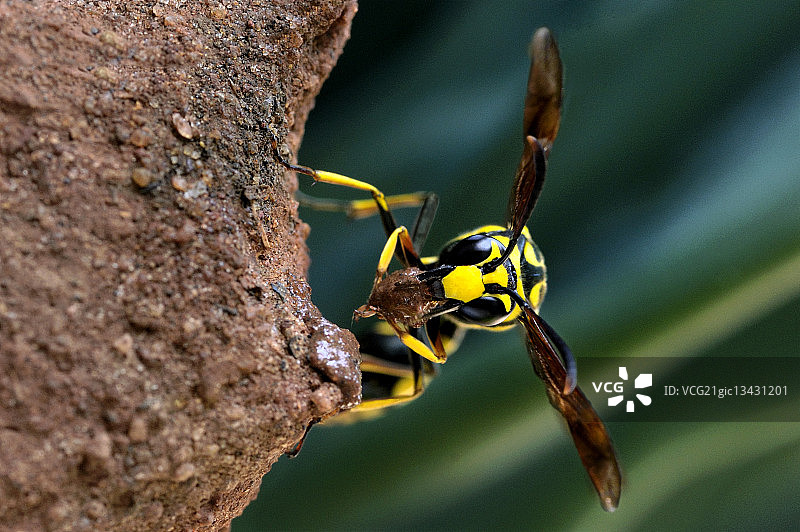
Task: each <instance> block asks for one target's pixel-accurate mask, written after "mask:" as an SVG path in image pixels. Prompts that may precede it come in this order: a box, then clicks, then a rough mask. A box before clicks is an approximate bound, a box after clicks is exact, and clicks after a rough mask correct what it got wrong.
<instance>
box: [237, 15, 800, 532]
mask: <svg viewBox="0 0 800 532" xmlns="http://www.w3.org/2000/svg"><path fill="white" fill-rule="evenodd" d="M542 25H546V26H549V27H550V28H551V29H552V30H553V31H554V32H555V34H556V36H557V38H558V40H559V45H560V48H561V57H562V60H563V62H564V65H565V90H566V99H565V105H564V113H563V121H562V125H561V132H560V135H559V137H558V139H557V141H556V143H555V147H554V150H553V155H552V157H551V159H550V166H549V170H548V176H547V183H546V185H545V188H544V192H543V194H542V198H541V199H540V201H539V204H538V206H537V209H536V211H535V212H534V214H533V217H532V219H531V221H530V222H529V224H528V227H530V229H531V232H532V233H533V235H534V238H535V239H536V241H537V243H538V244H539V246H540V247H541V249H542V250H543V251H544V254H545V256H546V258H547V261H548V272H549V277H550V283H549V291H548V296H547V299H546V301H545V304H544V307H543V309H542V314H543V316H544V317H545V318H546V319H547V320H548V321H549V322H550V323H551V324H552V325H553V326H554V327H555V328H556V329H557V330H558V331H559V332H560V333H561V335H562V336H564V337H565V338H566V339H567V341H568V342H570V344H571V346H572V348H573V350H574V352H575V353H576V356H577V357H578V364H579V379H580V382H588V381H590V380H591V379H592V375H587V374H584V373H580V360H581V358H586V357H603V356H666V357H693V356H798V355H799V353H798V346H800V339H799V338H798V336H800V335H799V334H798V316H800V297H798V296H800V180H799V178H800V32H798V31H797V29H798V28H800V9H799V8H798V4H797V2H796V1H793V2H779V1H773V2H765V3H760V2H756V3H744V2H723V3H711V2H709V3H703V2H636V3H624V4H622V3H618V2H610V1H607V2H520V1H505V2H479V1H471V2H467V1H461V2H429V1H421V0H416V1H407V2H376V1H364V2H362V3H361V5H360V12H359V13H358V15H357V16H356V19H355V22H354V25H353V32H352V40H351V42H350V43H349V44H348V46H347V48H346V49H345V53H344V55H343V57H342V58H341V60H340V63H339V65H338V66H337V68H336V69H335V70H334V72H333V75H332V76H331V79H330V80H329V81H328V82H327V83H326V85H325V87H324V89H323V93H322V94H321V95H320V96H319V98H318V100H317V109H316V110H315V111H314V112H313V113H312V115H311V119H310V121H309V122H308V125H307V130H306V137H305V140H304V143H303V147H302V150H301V152H300V161H301V162H302V163H303V164H307V165H312V166H315V167H317V168H324V169H328V170H333V171H337V172H341V173H345V174H347V175H351V176H355V177H358V178H361V179H364V180H367V181H371V182H373V183H375V184H376V185H377V186H379V187H380V188H381V189H383V190H384V191H385V192H387V193H397V192H406V191H413V190H433V191H435V192H437V193H438V194H439V195H440V197H441V199H442V203H441V207H440V210H439V214H438V216H437V223H436V224H435V225H434V228H433V231H432V233H431V236H430V238H429V241H428V244H427V245H426V248H425V252H426V253H428V254H433V253H436V251H437V250H438V249H439V247H440V246H441V245H442V244H443V243H444V242H445V241H447V240H448V239H449V238H451V237H452V236H453V235H455V234H456V233H458V232H459V231H463V230H467V229H471V228H473V227H477V226H478V225H481V224H484V223H501V222H502V220H503V214H504V212H505V204H506V201H507V190H508V188H509V186H510V183H511V177H512V175H513V171H514V169H515V167H516V164H517V161H518V158H519V155H520V152H521V119H522V99H523V96H524V89H525V81H526V76H527V69H528V58H527V54H526V47H527V43H528V41H529V38H530V36H531V34H532V33H533V31H534V30H535V28H537V27H538V26H542ZM301 182H302V183H303V185H302V186H301V188H303V189H304V190H306V192H309V193H312V194H313V195H316V196H322V197H349V198H352V197H358V193H357V192H354V191H350V190H341V189H338V188H337V187H331V186H326V185H318V186H316V187H313V190H310V187H309V186H308V183H307V180H305V178H303V177H301ZM413 215H414V213H403V216H401V218H403V217H406V218H405V219H403V220H401V221H402V222H405V223H411V221H412V220H413ZM304 219H305V220H306V221H308V222H309V223H310V225H311V227H312V234H311V237H310V238H309V247H310V250H311V256H312V260H313V265H312V268H311V272H310V282H311V286H312V288H313V290H314V301H315V302H316V303H317V304H318V306H319V307H320V308H321V309H322V311H323V312H324V313H325V314H326V315H327V316H328V317H329V318H330V319H332V320H334V321H336V322H337V323H339V324H340V325H342V326H345V327H349V326H350V325H351V323H350V315H351V312H352V309H354V308H356V307H357V306H359V305H361V304H362V303H363V302H364V301H365V300H366V297H367V295H368V293H369V288H370V285H371V279H372V277H373V275H374V267H375V264H376V262H377V257H378V254H379V250H380V249H381V248H382V246H383V243H384V237H383V235H382V231H381V228H380V224H379V222H378V221H377V220H366V221H358V222H353V221H348V220H345V219H343V218H342V217H339V216H338V215H336V214H329V213H328V214H326V213H315V212H305V213H304ZM357 325H359V326H360V325H364V324H362V323H359V324H357ZM791 378H792V380H791V383H794V384H795V387H791V385H790V394H793V395H795V396H796V394H797V392H798V391H800V387H798V386H796V385H797V384H800V376H798V375H794V376H791ZM584 386H587V385H586V384H585V385H584ZM794 404H795V405H797V407H798V408H800V400H795V403H794ZM609 430H610V432H611V434H612V437H613V438H614V440H615V443H616V447H617V451H618V454H619V458H620V462H621V464H622V467H623V470H624V475H625V486H624V490H623V494H622V500H621V504H620V508H619V510H618V511H617V512H616V513H614V514H605V513H604V512H603V511H602V510H601V508H600V506H599V504H598V502H597V500H596V496H595V494H594V492H593V490H592V488H591V486H590V484H589V481H588V478H587V477H586V474H585V473H584V471H583V468H582V467H581V465H580V461H579V460H578V457H577V455H576V453H575V451H574V449H573V446H572V442H571V441H570V439H569V436H568V435H567V432H566V429H565V428H564V427H563V426H562V423H561V421H560V419H559V418H558V416H557V414H556V413H555V412H554V411H553V410H552V409H551V408H550V406H549V405H548V403H547V400H546V398H545V396H544V390H543V387H542V385H541V384H540V383H539V382H538V381H537V380H536V378H535V376H534V374H533V371H532V369H531V367H530V362H529V361H528V358H527V356H526V355H525V349H524V346H523V343H522V339H521V335H520V334H518V333H517V334H515V333H514V332H507V333H497V334H493V333H490V332H474V333H470V335H469V336H468V338H467V340H466V341H465V344H464V345H463V347H462V348H461V349H460V350H459V351H458V352H457V353H456V355H455V356H454V357H453V358H451V359H450V360H449V361H448V363H447V364H446V365H445V366H444V367H443V368H442V371H441V373H440V376H439V378H437V379H436V380H435V381H434V382H433V383H432V385H431V386H430V387H429V389H428V390H427V391H426V393H425V394H424V395H423V397H422V398H421V399H419V400H417V401H415V402H414V403H413V404H410V405H408V406H406V407H403V408H399V409H395V410H393V411H391V412H390V413H388V414H387V415H385V416H384V417H382V418H380V419H378V420H375V421H371V422H366V423H362V424H356V425H349V426H335V427H315V428H314V430H313V431H312V432H311V434H310V436H309V438H308V441H307V442H306V445H305V447H304V449H303V452H302V453H301V454H300V456H299V457H298V458H297V459H295V460H291V461H289V460H287V459H282V460H281V461H280V462H279V463H278V464H276V465H275V466H274V467H273V470H272V471H271V472H270V473H269V474H268V475H267V476H266V477H265V478H264V482H263V486H262V488H261V494H260V497H259V499H258V500H257V501H256V502H254V503H253V504H252V505H251V506H250V507H249V508H248V510H247V511H246V512H245V514H244V516H242V517H241V518H239V519H237V520H236V521H235V522H234V527H233V530H234V531H237V532H243V531H249V530H264V529H281V530H283V529H461V530H464V529H505V528H556V529H572V528H575V529H588V528H599V527H602V528H604V529H609V530H611V529H618V530H627V529H643V528H648V529H674V528H678V529H688V528H692V529H697V528H705V529H708V528H712V529H716V528H729V529H748V528H756V527H758V528H762V527H769V528H778V527H787V526H788V525H790V524H794V525H795V526H796V525H797V523H798V522H800V505H798V504H797V494H798V493H800V476H799V475H798V474H797V473H798V471H800V424H798V423H614V424H612V425H611V426H610V427H609Z"/></svg>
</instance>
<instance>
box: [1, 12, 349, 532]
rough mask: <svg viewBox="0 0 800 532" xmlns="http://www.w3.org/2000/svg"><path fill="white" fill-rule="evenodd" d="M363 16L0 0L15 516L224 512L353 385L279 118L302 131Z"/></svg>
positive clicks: (7, 383)
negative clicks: (320, 304)
mask: <svg viewBox="0 0 800 532" xmlns="http://www.w3.org/2000/svg"><path fill="white" fill-rule="evenodd" d="M354 13H355V2H349V1H342V0H338V1H333V0H332V1H318V2H314V1H296V2H288V1H287V2H271V1H270V2H253V3H249V2H248V3H242V4H238V3H224V4H223V3H217V2H191V3H183V2H172V1H170V2H87V1H74V2H69V1H67V2H63V1H62V2H2V3H0V526H2V528H3V529H6V528H8V529H14V530H23V529H24V530H38V529H52V530H84V529H86V530H89V529H91V530H95V529H99V530H113V529H116V530H156V529H176V530H185V529H199V530H203V529H209V530H211V529H219V528H225V527H227V526H228V524H229V522H230V520H231V519H232V518H233V517H234V516H236V515H238V514H239V513H241V511H242V509H243V508H244V507H245V506H246V504H247V503H248V502H249V501H250V500H251V498H253V497H254V496H255V494H256V492H257V490H258V485H259V482H260V479H261V476H262V475H263V474H264V473H265V472H266V471H267V470H268V469H269V467H270V465H271V464H272V463H273V462H274V461H275V460H276V459H277V458H278V457H279V456H280V455H281V454H282V453H283V452H285V451H287V450H289V449H291V448H292V446H293V445H294V444H295V443H296V442H297V440H298V439H299V438H300V436H301V435H302V433H303V431H304V428H305V427H306V425H307V424H308V423H309V421H310V420H312V419H314V418H317V417H320V416H324V415H325V414H327V413H330V412H333V411H335V410H336V409H338V408H339V407H341V406H342V405H344V404H348V403H351V402H353V401H355V400H356V398H357V396H358V393H359V381H358V374H357V354H356V352H357V349H356V346H355V343H354V340H353V339H352V336H351V335H350V334H349V333H347V332H344V331H341V330H339V329H338V328H336V327H335V326H333V325H331V324H329V323H328V322H326V321H325V320H324V319H323V318H322V317H321V316H320V314H319V312H318V311H317V310H316V309H315V308H314V307H313V306H312V305H311V303H310V300H309V295H310V294H309V288H308V286H307V284H306V282H305V280H304V277H305V269H306V267H307V264H308V259H307V255H306V249H305V245H304V237H305V235H306V233H307V226H305V225H304V224H303V223H302V222H301V221H300V219H299V218H298V215H297V208H296V207H297V205H296V203H295V202H294V200H293V198H292V193H293V190H294V188H295V186H296V182H295V181H294V177H293V176H291V175H290V174H286V173H285V172H284V171H283V169H282V168H280V167H279V166H278V165H276V164H275V163H274V161H273V160H272V157H271V156H270V155H269V153H270V150H269V142H268V136H267V129H266V128H267V127H270V128H272V129H273V130H274V131H276V132H277V133H278V136H279V138H280V139H281V141H284V140H285V141H286V142H287V143H288V145H289V146H290V147H291V148H293V149H294V148H296V147H297V144H298V142H299V139H300V137H301V135H302V129H303V123H304V121H305V118H306V116H307V113H308V111H309V109H310V108H311V106H312V104H313V98H314V96H315V95H316V93H317V91H318V90H319V88H320V85H321V84H322V82H323V80H324V79H325V78H326V76H327V75H328V73H329V71H330V69H331V68H332V67H333V64H334V62H335V60H336V58H337V57H338V55H339V53H340V52H341V49H342V47H343V45H344V43H345V41H346V39H347V38H348V36H349V27H350V21H351V19H352V17H353V15H354ZM287 135H288V136H287Z"/></svg>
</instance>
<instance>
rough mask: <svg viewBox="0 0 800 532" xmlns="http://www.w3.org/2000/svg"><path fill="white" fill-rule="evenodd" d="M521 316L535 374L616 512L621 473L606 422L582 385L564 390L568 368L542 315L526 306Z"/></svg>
mask: <svg viewBox="0 0 800 532" xmlns="http://www.w3.org/2000/svg"><path fill="white" fill-rule="evenodd" d="M520 320H521V321H522V323H523V325H525V332H526V335H527V344H528V354H529V355H530V357H531V361H532V362H533V368H534V370H535V371H536V374H537V375H538V376H539V378H540V379H542V380H543V381H544V384H545V389H546V390H547V397H548V399H549V400H550V404H551V405H553V408H555V409H556V410H558V411H559V412H560V413H561V415H562V416H564V419H565V420H566V421H567V425H568V426H569V432H570V434H571V435H572V440H573V441H574V443H575V448H576V449H577V450H578V455H580V457H581V461H582V462H583V467H584V468H585V469H586V472H587V473H589V478H591V480H592V484H594V488H595V490H596V491H597V494H598V495H599V496H600V504H601V505H602V506H603V509H604V510H606V511H608V512H613V511H614V510H616V508H617V505H618V504H619V496H620V491H621V489H622V475H621V474H620V471H619V465H618V464H617V457H616V454H615V453H614V446H613V444H612V443H611V438H610V437H609V435H608V431H607V430H606V426H605V425H604V424H603V421H602V420H601V419H600V417H599V416H598V415H597V412H595V410H594V408H593V407H592V404H591V403H590V402H589V400H588V399H587V398H586V396H585V395H583V392H582V391H581V389H580V388H579V387H576V388H575V389H574V390H573V391H572V393H569V394H565V393H564V389H565V380H566V378H567V372H566V370H565V369H564V366H563V365H562V363H561V361H560V360H559V358H558V354H557V353H556V352H555V350H554V348H553V346H552V343H551V342H550V341H549V340H548V338H547V336H546V334H545V332H544V330H543V327H542V325H541V323H540V320H541V318H539V316H538V315H537V314H536V313H535V312H534V311H533V310H532V309H530V308H527V309H525V312H524V313H523V314H522V317H521V318H520Z"/></svg>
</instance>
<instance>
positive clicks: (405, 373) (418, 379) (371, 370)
mask: <svg viewBox="0 0 800 532" xmlns="http://www.w3.org/2000/svg"><path fill="white" fill-rule="evenodd" d="M410 358H411V361H412V364H411V365H406V364H398V363H393V362H389V361H388V360H383V359H380V358H378V357H374V356H371V355H367V354H362V355H361V372H362V374H365V375H367V374H373V375H382V376H387V377H395V378H396V379H397V381H396V382H395V384H394V386H392V389H391V390H388V391H387V395H386V397H376V398H372V399H365V400H364V401H362V402H361V404H359V405H358V406H356V407H354V408H352V409H351V410H350V411H351V412H364V411H369V410H379V409H381V408H385V407H387V406H394V405H400V404H403V403H407V402H409V401H413V400H414V399H416V398H417V397H419V396H420V395H421V394H422V392H423V391H424V390H425V383H424V380H423V378H422V364H421V363H420V359H419V357H417V356H415V355H410ZM365 378H366V377H365Z"/></svg>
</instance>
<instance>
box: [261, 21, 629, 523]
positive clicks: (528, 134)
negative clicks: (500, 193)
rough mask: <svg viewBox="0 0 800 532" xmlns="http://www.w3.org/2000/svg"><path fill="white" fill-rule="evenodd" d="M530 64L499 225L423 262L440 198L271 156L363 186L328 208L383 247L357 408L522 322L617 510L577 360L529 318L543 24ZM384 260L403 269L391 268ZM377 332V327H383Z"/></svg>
mask: <svg viewBox="0 0 800 532" xmlns="http://www.w3.org/2000/svg"><path fill="white" fill-rule="evenodd" d="M530 51H531V56H532V60H531V69H530V74H529V78H528V87H527V94H526V98H525V111H524V119H523V126H524V129H523V141H524V142H523V153H522V159H521V161H520V163H519V167H518V168H517V171H516V175H515V177H514V182H513V185H512V187H511V195H510V199H509V203H508V212H507V216H506V225H505V226H499V225H497V226H494V225H492V226H484V227H479V228H478V229H475V230H474V231H469V232H467V233H463V234H461V235H459V236H457V237H456V238H455V239H453V240H451V241H450V242H449V243H448V244H446V245H445V247H444V249H443V250H442V251H441V252H440V253H439V255H438V257H421V256H420V254H419V252H418V250H419V249H420V248H421V247H422V244H423V242H424V240H425V238H426V236H427V234H428V229H429V228H430V224H431V221H432V219H433V215H434V213H435V210H436V205H437V201H438V200H437V198H436V197H435V196H434V195H432V194H426V193H415V194H407V195H402V196H384V194H383V193H382V192H381V191H380V190H378V189H377V188H375V187H374V186H372V185H370V184H369V183H366V182H363V181H358V180H356V179H352V178H350V177H347V176H343V175H340V174H335V173H332V172H326V171H322V170H314V169H312V168H308V167H305V166H300V165H294V164H290V163H288V162H286V161H285V160H284V159H283V158H282V156H281V155H280V153H279V152H278V149H277V143H276V141H274V140H273V148H274V151H275V154H276V156H277V158H278V159H279V161H280V162H281V163H282V164H283V165H284V166H285V167H286V168H288V169H291V170H294V171H297V172H300V173H303V174H306V175H309V176H311V177H313V178H314V179H315V180H316V181H320V182H325V183H331V184H337V185H343V186H347V187H352V188H356V189H361V190H365V191H369V192H370V193H371V194H372V200H360V201H353V202H345V203H343V204H330V203H325V202H312V205H316V206H317V207H321V208H336V209H339V208H343V209H345V210H347V211H348V212H349V213H350V214H351V215H355V216H362V215H369V214H374V213H377V214H379V215H380V217H381V221H382V223H383V226H384V229H385V231H386V234H387V236H388V240H387V242H386V245H385V246H384V249H383V251H382V253H381V256H380V260H379V262H378V268H377V273H376V276H375V281H374V284H373V288H372V292H371V294H370V296H369V300H368V302H367V304H365V305H363V306H362V307H360V308H359V309H357V310H356V311H355V316H356V317H367V316H372V315H377V316H378V317H379V318H381V319H382V320H384V321H383V322H381V323H382V324H383V325H382V326H380V327H378V328H376V330H374V331H373V332H371V333H368V334H362V335H360V336H359V337H358V339H359V341H360V343H361V352H362V364H361V369H362V374H363V384H364V393H363V402H362V403H361V404H360V405H358V406H356V407H355V409H354V410H360V411H364V410H369V409H376V408H383V407H386V406H390V405H396V404H400V403H404V402H407V401H410V400H412V399H414V398H416V397H418V396H419V395H420V394H421V393H422V391H423V389H424V386H425V381H426V379H427V378H429V377H430V376H432V375H433V374H434V373H435V369H434V368H435V366H434V363H443V362H445V361H446V359H447V356H448V354H452V352H453V351H454V350H455V349H456V348H457V347H458V344H459V343H460V340H461V337H462V336H463V333H464V331H465V329H466V328H476V327H478V328H488V329H490V330H504V329H507V328H510V327H512V326H514V325H516V324H517V323H521V324H522V325H523V326H524V329H525V333H526V340H527V346H528V353H529V355H530V358H531V361H532V363H533V367H534V370H535V372H536V374H537V376H538V377H539V378H540V379H542V381H544V383H545V389H546V391H547V395H548V398H549V400H550V403H551V404H552V406H553V407H554V408H555V409H556V410H558V411H559V412H560V413H561V415H562V416H563V417H564V419H565V420H566V422H567V425H568V427H569V430H570V433H571V435H572V438H573V441H574V443H575V447H576V448H577V450H578V454H579V455H580V457H581V460H582V462H583V465H584V467H585V468H586V471H587V472H588V473H589V477H590V478H591V480H592V483H593V484H594V487H595V489H596V490H597V493H598V495H599V496H600V502H601V504H602V506H603V508H604V509H605V510H608V511H613V510H614V509H616V507H617V505H618V503H619V496H620V490H621V475H620V471H619V466H618V464H617V459H616V456H615V453H614V448H613V446H612V443H611V439H610V438H609V436H608V432H607V431H606V427H605V425H604V424H603V422H602V421H601V420H600V418H599V417H598V415H597V413H596V412H595V410H594V408H592V405H591V403H590V402H589V401H588V399H587V398H586V396H585V395H584V394H583V392H582V391H581V389H580V388H579V387H578V386H577V369H576V364H575V360H574V358H573V356H572V353H571V351H570V349H569V347H568V346H567V344H566V343H565V342H564V340H562V338H561V337H560V336H559V335H558V334H557V333H556V332H555V330H553V328H552V327H550V325H548V324H547V322H545V321H544V320H543V319H542V318H541V317H540V316H539V314H538V312H539V307H540V306H541V304H542V300H543V299H544V295H545V291H546V286H547V275H546V269H545V265H544V259H543V257H542V254H541V252H540V251H539V249H538V248H537V247H536V244H534V242H533V240H532V238H531V235H530V232H529V231H528V229H527V227H525V224H526V223H527V221H528V219H529V218H530V215H531V212H532V210H533V207H534V205H535V204H536V200H537V199H538V197H539V194H540V192H541V190H542V185H543V183H544V177H545V171H546V167H547V158H548V156H549V154H550V150H551V148H552V146H553V141H554V140H555V138H556V135H557V134H558V128H559V123H560V118H561V101H562V65H561V59H560V57H559V53H558V47H557V45H556V41H555V39H554V38H553V36H552V34H551V32H550V31H549V30H548V29H547V28H540V29H539V30H537V31H536V33H535V34H534V36H533V39H532V41H531V47H530ZM408 205H422V208H421V209H420V214H419V215H418V217H417V221H416V222H415V224H414V226H413V228H412V231H410V232H409V231H408V229H406V228H405V227H404V226H398V225H397V223H396V222H395V219H394V216H393V215H392V211H391V208H392V207H395V208H396V207H401V206H408ZM392 257H396V258H397V260H399V261H400V263H401V264H402V265H403V268H402V269H400V270H397V271H395V272H392V273H388V274H387V272H388V268H389V263H390V262H391V260H392ZM381 327H383V328H382V329H381Z"/></svg>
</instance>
